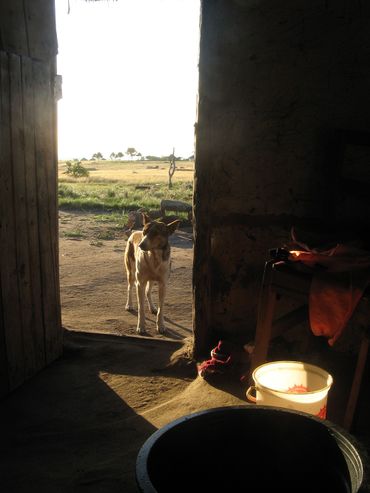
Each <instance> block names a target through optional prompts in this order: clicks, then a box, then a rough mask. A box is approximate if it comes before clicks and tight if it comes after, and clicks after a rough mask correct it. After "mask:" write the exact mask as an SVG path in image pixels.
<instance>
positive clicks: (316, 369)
mask: <svg viewBox="0 0 370 493" xmlns="http://www.w3.org/2000/svg"><path fill="white" fill-rule="evenodd" d="M281 363H285V364H288V365H293V364H300V365H304V367H305V368H307V369H308V370H313V371H314V372H315V373H319V374H320V375H322V376H323V374H325V375H326V376H327V379H328V380H329V383H328V384H327V385H326V386H325V387H322V388H321V389H318V390H308V391H307V392H304V395H313V394H318V393H320V392H324V391H325V390H329V389H330V388H331V386H332V385H333V377H332V375H331V374H330V373H329V372H327V371H326V370H324V369H323V368H320V367H319V366H316V365H312V364H311V363H305V362H304V361H292V360H278V361H269V362H267V363H263V364H262V365H259V366H257V368H255V369H254V371H253V373H252V378H253V380H254V382H255V386H256V388H257V390H258V389H263V390H267V391H270V392H279V393H287V392H284V391H283V390H277V389H273V388H271V387H268V386H267V385H263V384H261V383H260V382H258V381H257V378H256V373H257V372H258V371H259V370H261V369H262V368H264V367H266V366H272V365H276V364H281ZM289 395H302V392H294V391H292V392H289Z"/></svg>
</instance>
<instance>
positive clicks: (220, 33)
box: [194, 0, 370, 353]
mask: <svg viewBox="0 0 370 493" xmlns="http://www.w3.org/2000/svg"><path fill="white" fill-rule="evenodd" d="M369 28H370V4H368V3H367V2H357V1H356V2H353V1H350V0H302V1H300V2H296V0H275V1H274V2H271V1H268V0H212V1H207V0H203V1H202V6H201V41H200V63H199V107H198V122H197V129H196V156H195V161H196V164H195V166H196V171H195V191H194V214H195V251H194V331H195V348H196V351H197V352H198V353H200V352H202V351H203V350H205V349H207V347H208V345H209V343H210V341H211V340H212V338H213V337H215V334H218V333H232V334H242V333H243V334H246V333H249V332H250V333H253V331H254V327H255V319H256V305H257V299H258V293H259V285H260V282H261V275H262V268H263V264H264V261H265V260H266V259H267V257H268V250H269V248H273V247H278V246H281V245H282V244H283V243H284V241H285V240H287V239H288V238H289V230H290V228H291V226H292V225H300V224H312V223H315V222H316V221H318V220H320V218H322V216H323V215H325V214H326V212H327V210H328V208H327V205H328V203H327V199H328V197H327V190H328V188H327V187H328V182H327V179H328V178H329V180H330V173H331V172H332V170H331V169H329V168H328V156H327V143H328V140H329V138H330V135H331V132H332V131H333V129H336V128H346V129H362V130H366V129H370V91H369V87H370V64H369V63H368V62H369V59H370V58H369V55H370V38H369V36H368V33H369Z"/></svg>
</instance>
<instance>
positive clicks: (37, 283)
mask: <svg viewBox="0 0 370 493" xmlns="http://www.w3.org/2000/svg"><path fill="white" fill-rule="evenodd" d="M22 94H23V128H24V155H25V169H24V176H25V182H26V185H27V186H26V207H27V227H28V253H29V269H30V271H29V280H30V290H31V302H32V326H31V333H32V339H33V352H34V366H35V370H36V371H37V370H39V369H41V368H43V367H44V366H45V340H44V322H43V309H42V296H41V268H40V245H39V234H38V231H39V220H38V210H37V207H38V198H37V181H36V177H37V171H36V161H35V132H34V128H35V122H34V120H35V119H34V100H33V98H34V95H33V94H34V93H33V72H32V60H31V59H30V58H28V57H23V58H22Z"/></svg>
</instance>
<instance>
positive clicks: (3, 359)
mask: <svg viewBox="0 0 370 493" xmlns="http://www.w3.org/2000/svg"><path fill="white" fill-rule="evenodd" d="M0 91H1V88H0ZM0 118H1V113H0ZM0 279H1V273H0ZM3 313H4V311H3V300H2V289H1V284H0V399H1V398H2V397H4V396H5V395H7V394H8V392H9V378H8V359H7V355H6V343H5V327H4V319H3Z"/></svg>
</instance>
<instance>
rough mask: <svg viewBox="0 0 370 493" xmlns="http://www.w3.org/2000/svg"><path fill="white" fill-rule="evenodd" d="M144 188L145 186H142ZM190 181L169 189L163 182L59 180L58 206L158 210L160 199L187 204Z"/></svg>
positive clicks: (175, 184)
mask: <svg viewBox="0 0 370 493" xmlns="http://www.w3.org/2000/svg"><path fill="white" fill-rule="evenodd" d="M144 187H145V188H144ZM192 193H193V187H192V183H188V182H177V183H176V182H175V183H173V186H172V188H171V189H170V190H169V189H168V185H167V184H166V183H159V184H148V185H139V186H138V185H135V184H123V183H115V184H114V185H112V182H110V181H108V182H104V181H101V182H90V181H86V182H78V181H76V182H74V183H73V182H70V183H63V182H62V183H59V191H58V195H59V207H60V208H61V209H64V210H68V209H69V210H70V209H77V210H81V209H83V210H87V211H94V210H95V211H96V210H99V211H109V212H112V211H116V212H118V211H119V212H125V211H132V210H137V209H140V208H141V207H144V208H146V209H159V206H160V203H161V200H162V199H164V198H166V199H173V200H183V201H184V202H189V203H191V200H192Z"/></svg>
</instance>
